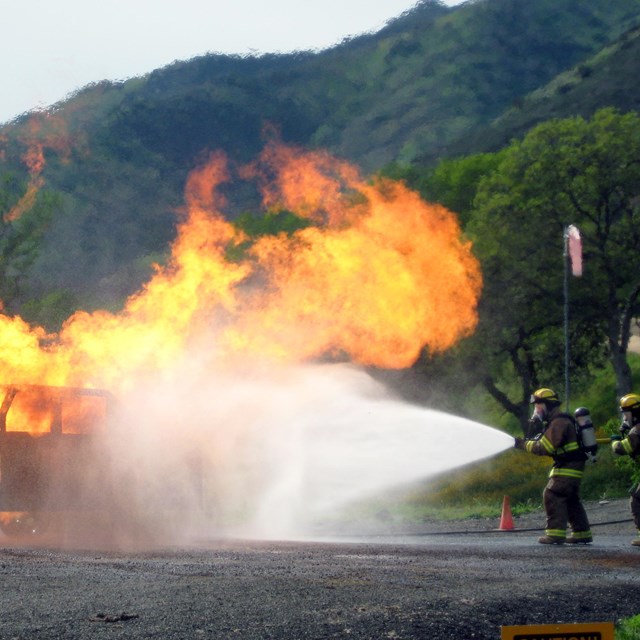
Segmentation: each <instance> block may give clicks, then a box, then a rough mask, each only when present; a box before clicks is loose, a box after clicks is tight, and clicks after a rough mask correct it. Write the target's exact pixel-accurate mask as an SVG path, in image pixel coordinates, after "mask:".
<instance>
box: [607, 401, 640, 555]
mask: <svg viewBox="0 0 640 640" xmlns="http://www.w3.org/2000/svg"><path fill="white" fill-rule="evenodd" d="M620 411H621V412H622V424H621V425H620V435H614V436H611V449H612V451H613V453H615V454H617V455H620V456H625V455H626V456H631V458H632V459H634V460H638V458H639V456H640V395H638V394H637V393H628V394H627V395H626V396H622V398H620ZM630 504H631V513H632V515H633V522H634V524H635V526H636V530H637V532H638V537H637V538H636V539H635V540H634V541H633V542H632V543H631V544H632V545H633V546H634V547H640V483H638V484H636V485H635V486H634V487H633V489H631V501H630Z"/></svg>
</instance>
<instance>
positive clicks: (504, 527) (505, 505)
mask: <svg viewBox="0 0 640 640" xmlns="http://www.w3.org/2000/svg"><path fill="white" fill-rule="evenodd" d="M513 528H514V526H513V516H512V515H511V507H510V505H509V496H505V497H504V499H503V500H502V516H501V517H500V526H499V527H498V529H499V530H500V531H511V530H512V529H513Z"/></svg>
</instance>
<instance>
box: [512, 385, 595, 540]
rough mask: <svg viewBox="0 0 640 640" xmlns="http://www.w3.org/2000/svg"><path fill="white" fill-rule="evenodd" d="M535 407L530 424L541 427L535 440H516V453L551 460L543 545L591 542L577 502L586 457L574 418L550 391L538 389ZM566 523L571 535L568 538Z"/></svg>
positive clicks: (533, 395)
mask: <svg viewBox="0 0 640 640" xmlns="http://www.w3.org/2000/svg"><path fill="white" fill-rule="evenodd" d="M530 402H531V404H533V405H534V407H535V410H534V411H535V412H534V417H533V418H532V421H533V422H536V421H538V422H539V424H540V429H539V430H538V431H539V433H538V434H537V436H533V437H531V434H529V435H528V438H527V439H523V438H515V444H514V446H515V447H516V449H523V450H524V451H528V452H529V453H533V454H534V455H538V456H550V457H552V458H553V467H552V468H551V471H550V473H549V481H548V483H547V486H546V487H545V489H544V492H543V500H544V509H545V512H546V514H547V525H546V528H545V535H544V536H542V537H541V538H539V539H538V542H540V543H542V544H563V543H565V542H568V543H572V544H588V543H590V542H592V541H593V537H592V535H591V530H590V526H589V520H588V518H587V513H586V511H585V509H584V506H583V505H582V501H581V500H580V483H581V481H582V476H583V473H584V468H585V462H586V460H587V456H586V454H585V453H584V452H583V451H582V450H581V449H580V445H579V444H578V436H577V432H576V428H575V423H574V421H573V418H572V417H571V416H570V415H568V414H566V413H563V412H562V410H561V407H560V404H561V403H560V400H559V398H558V395H557V394H556V393H555V391H553V390H552V389H546V388H543V389H538V390H537V391H535V392H534V393H533V394H532V396H531V399H530ZM567 523H568V524H569V525H570V526H571V529H572V535H571V536H569V537H568V538H567Z"/></svg>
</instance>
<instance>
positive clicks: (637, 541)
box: [631, 538, 640, 547]
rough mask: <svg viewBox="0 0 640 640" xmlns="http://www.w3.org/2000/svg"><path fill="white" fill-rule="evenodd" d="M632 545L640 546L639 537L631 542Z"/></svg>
mask: <svg viewBox="0 0 640 640" xmlns="http://www.w3.org/2000/svg"><path fill="white" fill-rule="evenodd" d="M631 544H632V545H633V546H634V547H640V538H636V539H635V540H633V541H632V542H631Z"/></svg>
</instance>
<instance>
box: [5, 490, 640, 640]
mask: <svg viewBox="0 0 640 640" xmlns="http://www.w3.org/2000/svg"><path fill="white" fill-rule="evenodd" d="M587 508H588V510H589V515H590V517H591V520H592V522H593V523H594V533H595V536H596V537H595V541H594V544H593V545H589V546H581V547H578V548H575V547H571V546H568V545H567V546H564V547H556V546H554V547H547V546H543V545H539V544H537V543H536V538H537V536H538V535H539V531H537V530H533V531H532V530H530V529H536V528H538V527H540V528H542V527H543V526H544V518H543V514H541V513H535V514H529V515H527V516H525V517H523V518H515V519H514V524H515V527H516V529H515V530H514V531H496V528H497V526H498V522H497V521H495V520H493V521H482V520H472V521H463V522H456V523H446V524H447V526H446V527H445V526H443V524H442V523H422V524H421V525H420V526H419V527H418V526H414V527H411V528H408V529H407V528H405V529H400V528H399V526H398V525H397V524H395V525H393V524H392V525H388V526H386V527H385V528H382V527H379V528H378V530H376V531H374V530H373V526H372V527H371V528H370V530H369V531H364V532H363V531H359V532H355V531H351V532H345V531H343V532H340V539H337V538H336V539H333V540H329V539H327V538H323V539H316V540H305V541H255V540H200V541H196V542H192V543H191V544H189V545H185V546H182V547H180V548H176V547H157V546H156V547H154V548H146V549H145V548H143V547H139V548H130V549H128V550H122V549H121V550H106V549H105V548H97V547H96V548H93V549H92V548H90V547H87V545H77V546H76V547H75V548H74V545H72V544H71V545H70V544H69V541H67V544H66V545H65V548H61V547H62V545H56V541H55V539H54V538H51V537H49V538H43V539H42V540H41V541H40V542H39V543H38V544H37V545H35V544H34V541H33V540H28V541H15V540H13V539H7V538H4V539H0V575H1V577H2V599H1V600H0V638H2V640H4V639H11V638H19V639H25V640H26V639H29V640H31V639H33V638H41V639H54V638H55V639H59V638H83V639H84V638H98V639H101V638H162V639H165V640H174V639H178V638H180V639H182V638H184V639H187V638H225V639H226V638H247V639H254V638H255V639H258V638H260V639H263V638H264V639H267V638H278V639H287V640H292V639H296V638H300V639H302V638H371V639H376V640H377V639H381V638H406V639H413V638H416V639H422V638H432V639H436V640H448V639H449V638H450V639H452V640H453V639H455V640H460V639H472V638H473V639H486V640H489V639H491V640H496V639H497V638H499V637H500V627H501V626H502V625H516V624H552V623H572V622H610V621H612V622H616V621H617V620H619V619H620V618H622V617H627V616H631V615H635V614H637V613H640V588H639V587H640V548H634V547H631V546H630V544H629V542H630V540H631V539H632V537H633V535H634V529H633V525H632V523H631V522H629V521H628V518H629V511H628V503H627V501H626V500H621V501H611V502H609V503H607V504H599V503H594V504H588V505H587ZM619 520H622V522H618V523H616V524H607V525H599V524H597V523H602V522H615V521H619ZM455 531H464V532H465V533H454V532H455ZM467 532H468V533H467Z"/></svg>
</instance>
